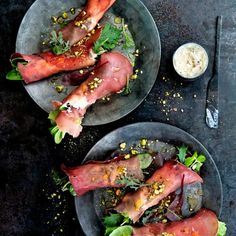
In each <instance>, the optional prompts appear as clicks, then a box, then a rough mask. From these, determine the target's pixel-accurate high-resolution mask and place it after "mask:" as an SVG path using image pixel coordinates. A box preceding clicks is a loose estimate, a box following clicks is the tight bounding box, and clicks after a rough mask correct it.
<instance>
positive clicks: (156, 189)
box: [149, 182, 165, 199]
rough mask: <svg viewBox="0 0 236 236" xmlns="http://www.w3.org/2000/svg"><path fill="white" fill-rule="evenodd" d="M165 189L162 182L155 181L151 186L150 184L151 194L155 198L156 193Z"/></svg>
mask: <svg viewBox="0 0 236 236" xmlns="http://www.w3.org/2000/svg"><path fill="white" fill-rule="evenodd" d="M164 189H165V185H164V184H160V183H158V182H154V183H153V184H152V185H151V186H150V190H151V194H150V196H149V197H150V198H151V199H152V198H154V197H155V196H156V195H158V194H160V193H162V192H163V191H164Z"/></svg>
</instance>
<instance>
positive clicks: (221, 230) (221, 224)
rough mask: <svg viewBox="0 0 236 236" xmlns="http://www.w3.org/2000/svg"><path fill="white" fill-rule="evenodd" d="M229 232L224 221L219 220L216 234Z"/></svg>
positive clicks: (220, 234)
mask: <svg viewBox="0 0 236 236" xmlns="http://www.w3.org/2000/svg"><path fill="white" fill-rule="evenodd" d="M226 232H227V227H226V224H225V223H224V222H221V221H218V231H217V234H216V236H225V235H226Z"/></svg>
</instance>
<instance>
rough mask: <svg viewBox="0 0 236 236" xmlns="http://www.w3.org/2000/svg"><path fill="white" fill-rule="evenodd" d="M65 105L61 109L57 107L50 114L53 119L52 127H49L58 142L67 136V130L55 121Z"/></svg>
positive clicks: (49, 117) (51, 119) (50, 118)
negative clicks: (62, 129)
mask: <svg viewBox="0 0 236 236" xmlns="http://www.w3.org/2000/svg"><path fill="white" fill-rule="evenodd" d="M64 109H65V108H64V107H60V108H59V109H56V110H54V111H51V112H50V113H49V115H48V119H49V120H50V121H51V124H52V127H51V128H49V131H50V133H51V135H52V136H53V137H54V141H55V143H56V144H59V143H61V141H62V139H63V138H64V137H65V134H66V133H65V132H63V131H61V130H60V129H59V128H58V127H57V124H56V122H55V120H56V117H57V116H58V114H59V112H60V111H61V110H64Z"/></svg>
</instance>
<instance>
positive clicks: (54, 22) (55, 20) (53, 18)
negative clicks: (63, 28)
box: [51, 16, 57, 24]
mask: <svg viewBox="0 0 236 236" xmlns="http://www.w3.org/2000/svg"><path fill="white" fill-rule="evenodd" d="M51 20H52V23H53V24H56V23H57V17H56V16H52V17H51Z"/></svg>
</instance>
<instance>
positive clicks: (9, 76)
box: [6, 68, 22, 80]
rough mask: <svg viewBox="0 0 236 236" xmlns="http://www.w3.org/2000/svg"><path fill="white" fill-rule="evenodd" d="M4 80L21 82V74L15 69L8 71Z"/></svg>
mask: <svg viewBox="0 0 236 236" xmlns="http://www.w3.org/2000/svg"><path fill="white" fill-rule="evenodd" d="M6 79H8V80H22V77H21V74H20V73H19V71H17V70H16V68H14V69H12V70H11V71H9V72H8V73H7V75H6Z"/></svg>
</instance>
